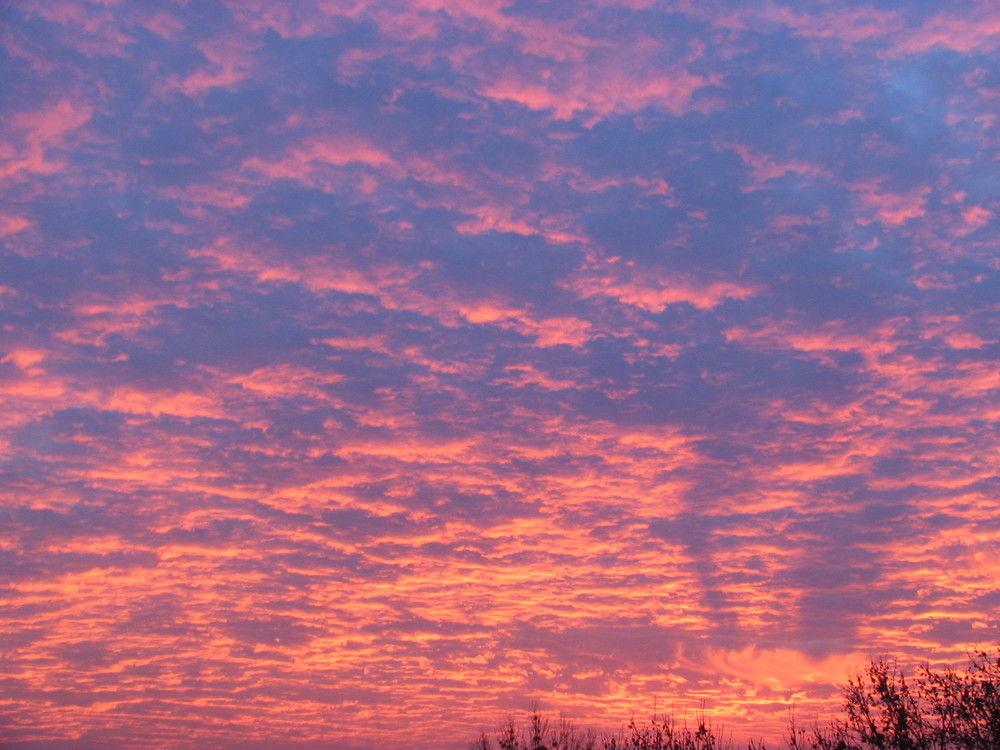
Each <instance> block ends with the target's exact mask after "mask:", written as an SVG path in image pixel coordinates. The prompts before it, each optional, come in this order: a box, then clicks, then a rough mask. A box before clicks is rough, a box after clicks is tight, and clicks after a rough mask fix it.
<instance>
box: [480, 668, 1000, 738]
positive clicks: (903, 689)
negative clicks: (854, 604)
mask: <svg viewBox="0 0 1000 750" xmlns="http://www.w3.org/2000/svg"><path fill="white" fill-rule="evenodd" d="M785 744H786V745H787V747H788V750H1000V650H994V651H985V650H980V651H977V652H975V653H973V654H972V655H971V656H970V662H969V667H968V668H967V669H966V670H965V671H959V670H956V669H953V668H951V667H946V668H944V669H939V670H935V669H932V668H931V667H930V666H927V665H925V666H923V667H921V668H920V669H919V670H918V671H917V673H916V675H915V677H913V678H911V679H907V677H906V676H905V675H904V674H903V672H902V670H900V669H899V668H898V666H897V664H896V663H895V662H893V661H888V660H885V659H882V660H877V661H872V662H870V663H869V664H868V666H867V667H865V668H864V669H863V670H861V671H860V672H858V673H856V674H854V675H851V676H850V677H849V679H848V681H847V684H846V685H845V686H844V692H843V705H842V711H841V713H840V715H839V716H837V717H835V718H833V719H831V720H830V721H829V722H828V723H827V724H826V725H822V726H821V725H819V724H818V723H817V724H815V725H814V726H812V727H811V728H809V729H805V728H802V727H800V726H798V725H797V724H796V720H795V717H794V715H793V716H792V718H791V719H790V721H789V728H788V732H787V734H786V736H785ZM747 747H748V750H765V748H764V745H763V744H762V743H761V742H759V741H756V740H751V741H750V742H749V743H748V745H747ZM472 748H473V750H732V748H733V743H732V741H731V740H730V739H729V738H728V737H727V736H726V735H725V734H724V733H723V732H722V731H721V730H719V729H716V728H714V727H713V726H712V725H711V723H710V722H709V721H708V719H707V718H706V717H705V716H704V715H702V716H699V717H698V720H697V722H696V726H695V727H694V728H691V727H689V726H688V725H687V723H686V722H679V721H677V720H675V719H674V718H673V717H670V716H667V717H662V716H656V715H654V716H653V718H651V719H650V720H649V721H648V722H645V723H637V722H636V721H634V720H633V721H631V722H629V724H628V725H627V726H626V727H625V728H624V729H623V730H622V731H621V732H619V733H618V734H612V735H609V734H601V735H598V734H596V733H594V732H590V731H588V732H584V731H581V730H579V729H577V728H576V727H574V726H573V725H572V724H571V723H569V722H567V721H566V720H564V719H560V720H559V721H558V722H554V723H553V722H550V721H549V719H547V718H546V717H545V716H544V715H542V714H541V713H539V712H538V711H537V710H533V711H532V714H531V718H530V720H529V726H528V728H527V729H525V730H519V729H518V727H517V726H516V724H515V722H514V720H513V719H512V718H508V720H507V722H506V723H505V724H504V725H503V726H501V727H500V728H499V729H498V730H497V731H496V732H495V735H494V736H493V737H490V736H489V735H486V734H483V735H481V736H480V737H479V739H478V740H477V741H476V742H475V743H474V744H473V745H472Z"/></svg>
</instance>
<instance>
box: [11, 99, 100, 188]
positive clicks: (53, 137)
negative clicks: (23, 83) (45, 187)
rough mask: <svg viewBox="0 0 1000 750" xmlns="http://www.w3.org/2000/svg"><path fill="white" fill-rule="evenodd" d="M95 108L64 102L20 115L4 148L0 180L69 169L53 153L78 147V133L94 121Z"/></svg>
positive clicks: (58, 156) (59, 157)
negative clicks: (26, 174) (91, 120)
mask: <svg viewBox="0 0 1000 750" xmlns="http://www.w3.org/2000/svg"><path fill="white" fill-rule="evenodd" d="M93 112H94V109H93V107H90V106H88V105H85V104H80V103H77V102H74V101H72V100H70V99H61V100H59V101H58V102H57V103H56V104H53V105H51V106H48V107H45V108H43V109H38V110H31V111H24V112H17V113H15V114H13V115H11V116H10V126H11V128H10V131H8V132H9V135H10V136H13V137H11V138H10V140H9V141H8V142H7V144H5V145H0V178H2V177H10V176H13V175H17V174H18V173H20V172H27V173H33V174H42V175H46V174H53V173H54V172H58V171H59V170H61V169H63V168H64V167H65V165H66V161H65V158H63V157H62V156H60V155H57V154H55V153H53V152H55V151H57V150H59V149H61V148H66V147H69V146H71V145H75V143H76V139H77V137H78V135H79V133H78V132H77V131H78V130H79V129H80V128H81V127H82V126H83V125H85V124H86V123H87V122H88V121H89V120H90V118H91V116H92V114H93Z"/></svg>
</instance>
